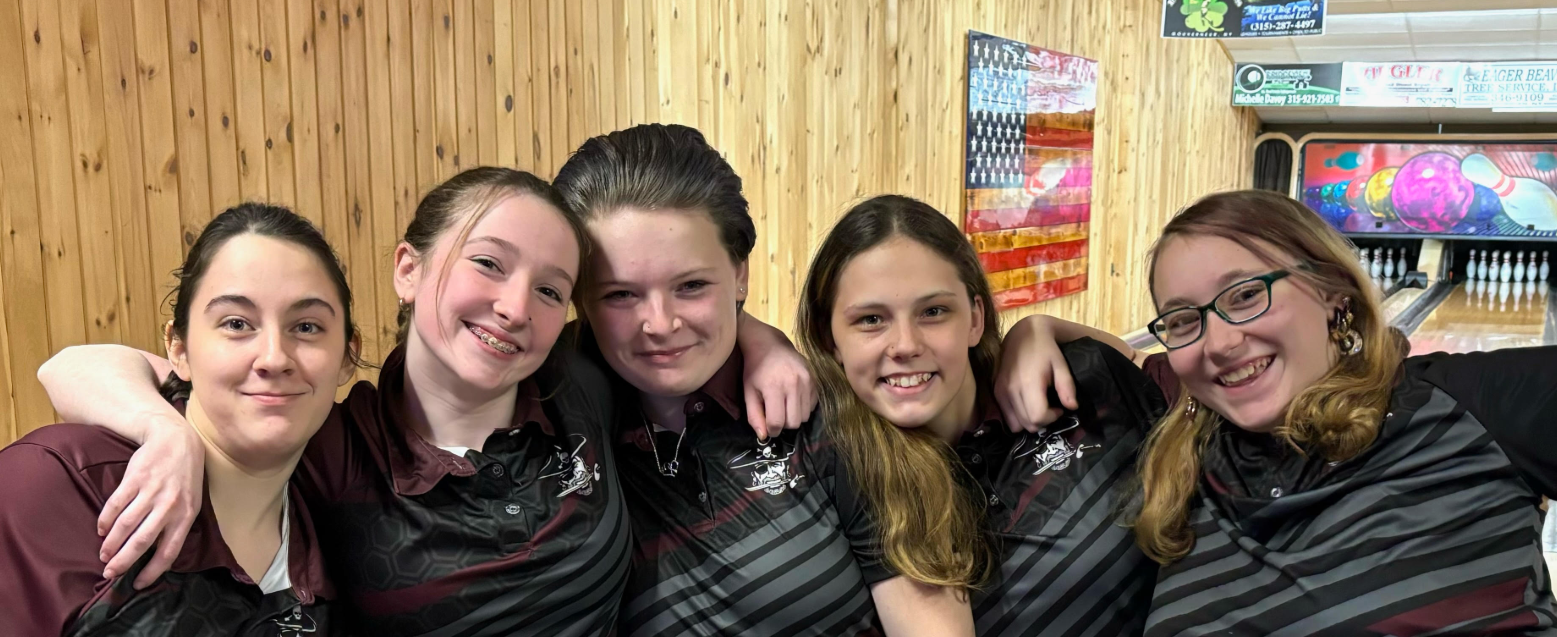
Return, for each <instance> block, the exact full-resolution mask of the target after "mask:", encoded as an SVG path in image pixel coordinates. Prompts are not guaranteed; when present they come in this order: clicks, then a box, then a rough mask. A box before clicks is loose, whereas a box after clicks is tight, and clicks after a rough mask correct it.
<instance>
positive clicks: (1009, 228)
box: [963, 31, 1098, 310]
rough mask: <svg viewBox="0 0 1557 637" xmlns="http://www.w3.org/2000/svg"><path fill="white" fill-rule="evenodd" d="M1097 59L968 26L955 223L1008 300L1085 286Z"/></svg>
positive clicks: (999, 296) (998, 299)
mask: <svg viewBox="0 0 1557 637" xmlns="http://www.w3.org/2000/svg"><path fill="white" fill-rule="evenodd" d="M1097 79H1098V65H1097V62H1096V61H1094V60H1089V59H1086V58H1082V57H1077V56H1074V55H1067V54H1064V53H1059V52H1056V51H1050V50H1047V49H1040V48H1038V47H1035V46H1031V45H1028V44H1023V43H1021V42H1016V41H1014V40H1007V39H1005V38H1000V37H996V36H992V35H988V34H984V33H979V32H976V31H970V32H969V33H968V100H967V133H966V139H967V146H966V154H965V157H966V161H965V162H964V164H965V165H964V170H963V184H964V185H963V190H964V192H965V194H966V197H965V210H964V213H965V216H964V221H963V232H966V233H967V235H968V240H969V241H971V242H972V243H973V247H974V249H975V250H976V251H977V252H978V255H979V261H980V262H982V263H983V265H984V272H985V274H986V275H987V276H988V277H989V282H990V285H991V286H992V287H993V289H994V292H995V305H996V306H997V307H998V309H1001V310H1007V309H1011V308H1016V307H1022V306H1025V305H1032V304H1034V303H1038V302H1040V301H1046V300H1049V299H1053V298H1057V297H1061V296H1065V295H1069V294H1075V293H1077V292H1080V291H1082V290H1085V289H1087V236H1088V232H1089V229H1090V223H1091V219H1092V129H1093V118H1094V114H1095V113H1096V111H1097Z"/></svg>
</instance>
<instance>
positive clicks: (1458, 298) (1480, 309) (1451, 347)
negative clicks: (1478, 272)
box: [1411, 281, 1557, 355]
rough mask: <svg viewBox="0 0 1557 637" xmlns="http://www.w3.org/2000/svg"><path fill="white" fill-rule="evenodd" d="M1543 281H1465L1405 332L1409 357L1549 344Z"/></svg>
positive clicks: (1550, 334)
mask: <svg viewBox="0 0 1557 637" xmlns="http://www.w3.org/2000/svg"><path fill="white" fill-rule="evenodd" d="M1550 296H1551V290H1550V289H1549V288H1548V287H1547V286H1546V284H1542V283H1535V282H1525V283H1494V282H1484V281H1469V282H1466V283H1462V284H1460V285H1458V286H1456V287H1455V289H1454V290H1453V291H1452V292H1450V293H1449V296H1448V297H1446V298H1444V300H1443V302H1442V303H1440V304H1439V305H1438V307H1437V308H1435V309H1434V310H1433V312H1432V313H1431V314H1429V315H1428V316H1427V318H1426V319H1423V321H1422V324H1421V325H1420V326H1419V327H1417V329H1416V331H1415V332H1413V333H1412V334H1411V353H1412V354H1413V355H1418V354H1427V353H1431V352H1452V353H1460V352H1476V351H1490V350H1495V349H1502V348H1505V347H1533V346H1537V345H1542V344H1549V343H1551V342H1552V341H1553V339H1554V338H1557V334H1554V333H1553V330H1554V329H1557V328H1554V327H1552V324H1553V323H1554V321H1553V320H1552V319H1551V317H1549V316H1548V314H1549V312H1550V309H1549V307H1550V306H1552V305H1557V304H1552V303H1549V298H1550Z"/></svg>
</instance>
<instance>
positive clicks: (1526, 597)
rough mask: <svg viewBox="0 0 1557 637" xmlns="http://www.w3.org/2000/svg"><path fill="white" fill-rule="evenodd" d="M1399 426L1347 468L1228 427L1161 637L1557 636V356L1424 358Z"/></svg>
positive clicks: (1397, 406) (1404, 387) (1406, 376)
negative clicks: (1555, 585) (1545, 540)
mask: <svg viewBox="0 0 1557 637" xmlns="http://www.w3.org/2000/svg"><path fill="white" fill-rule="evenodd" d="M1389 409H1390V412H1389V414H1388V415H1387V416H1386V417H1385V419H1384V422H1383V423H1382V425H1381V428H1380V430H1379V435H1378V439H1377V440H1376V441H1375V442H1374V443H1373V445H1372V446H1370V447H1369V448H1368V449H1367V450H1366V451H1364V452H1363V453H1362V454H1360V455H1358V456H1356V457H1354V458H1351V459H1348V460H1345V461H1342V462H1335V463H1332V462H1327V461H1326V460H1325V459H1324V458H1323V457H1319V456H1318V455H1316V454H1310V455H1304V454H1300V453H1297V452H1296V451H1294V450H1292V449H1290V448H1288V447H1285V446H1284V445H1281V444H1278V443H1277V442H1276V441H1275V439H1274V438H1272V437H1270V436H1266V435H1260V434H1251V433H1247V432H1244V431H1243V430H1240V429H1238V428H1236V427H1233V426H1231V425H1224V426H1223V427H1222V428H1221V429H1220V430H1219V431H1218V432H1217V433H1216V434H1215V435H1214V436H1213V437H1212V440H1211V441H1210V443H1209V445H1208V448H1207V449H1206V451H1205V452H1204V456H1203V457H1204V458H1205V463H1204V466H1205V472H1204V479H1203V481H1202V482H1201V485H1200V493H1199V495H1198V497H1197V498H1196V500H1195V502H1194V503H1193V507H1192V510H1191V514H1190V519H1189V522H1190V525H1191V526H1192V528H1193V530H1194V532H1195V536H1196V542H1195V545H1194V548H1193V549H1192V550H1191V552H1190V554H1189V555H1188V556H1187V557H1185V558H1183V559H1181V560H1178V561H1177V562H1174V563H1173V564H1170V565H1168V566H1165V567H1163V569H1162V572H1161V576H1160V579H1159V582H1158V584H1157V588H1156V591H1155V593H1154V598H1153V602H1152V611H1151V616H1150V618H1149V619H1148V621H1147V629H1146V634H1147V635H1148V636H1151V637H1157V636H1162V637H1167V636H1170V635H1171V636H1192V635H1251V636H1252V635H1262V636H1263V635H1271V636H1278V635H1279V636H1288V635H1394V636H1401V637H1407V636H1418V635H1422V636H1425V635H1450V634H1454V635H1461V634H1475V635H1482V634H1517V635H1554V634H1557V630H1554V629H1553V627H1552V626H1553V622H1554V619H1557V612H1554V609H1553V600H1552V592H1551V588H1550V584H1549V579H1548V576H1547V571H1546V565H1545V563H1544V561H1543V560H1542V557H1541V551H1540V546H1539V539H1540V535H1539V533H1540V525H1541V512H1540V510H1539V505H1540V501H1541V495H1542V494H1545V495H1547V496H1551V495H1554V494H1557V454H1554V453H1553V451H1554V449H1553V447H1554V446H1557V443H1554V442H1553V441H1554V440H1557V439H1554V438H1553V436H1552V434H1551V428H1552V427H1553V425H1557V347H1544V348H1526V349H1505V350H1499V351H1495V352H1485V353H1474V354H1432V355H1428V356H1419V357H1412V358H1408V359H1406V361H1405V363H1404V365H1403V366H1402V368H1401V372H1400V376H1399V379H1398V381H1397V384H1396V386H1395V390H1394V393H1393V395H1392V396H1391V399H1390V408H1389Z"/></svg>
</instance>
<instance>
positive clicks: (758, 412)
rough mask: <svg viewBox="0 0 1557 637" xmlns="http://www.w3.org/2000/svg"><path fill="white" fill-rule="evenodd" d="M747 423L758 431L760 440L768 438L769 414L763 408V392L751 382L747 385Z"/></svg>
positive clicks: (754, 430) (753, 429)
mask: <svg viewBox="0 0 1557 637" xmlns="http://www.w3.org/2000/svg"><path fill="white" fill-rule="evenodd" d="M745 394H746V423H747V424H749V425H751V428H752V431H753V432H756V434H757V439H758V440H767V439H768V420H767V414H766V412H764V410H763V408H762V393H761V392H758V391H757V389H756V388H755V387H752V386H751V384H750V383H748V384H747V385H746V391H745Z"/></svg>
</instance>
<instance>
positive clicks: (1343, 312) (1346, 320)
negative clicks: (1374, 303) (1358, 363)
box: [1330, 299, 1362, 356]
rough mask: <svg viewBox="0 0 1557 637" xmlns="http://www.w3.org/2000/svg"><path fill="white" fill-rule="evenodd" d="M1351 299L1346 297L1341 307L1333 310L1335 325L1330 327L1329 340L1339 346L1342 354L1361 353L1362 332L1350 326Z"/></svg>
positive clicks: (1351, 319) (1352, 318) (1353, 354)
mask: <svg viewBox="0 0 1557 637" xmlns="http://www.w3.org/2000/svg"><path fill="white" fill-rule="evenodd" d="M1351 305H1352V300H1351V299H1346V300H1345V301H1343V302H1342V303H1341V307H1340V308H1339V309H1337V310H1336V311H1335V326H1334V327H1332V328H1331V329H1330V340H1332V341H1335V344H1336V345H1337V346H1339V347H1340V348H1341V355H1342V356H1356V355H1358V354H1361V353H1362V334H1361V333H1359V332H1358V331H1357V330H1356V328H1354V327H1352V321H1353V320H1355V318H1354V317H1353V316H1352V309H1351Z"/></svg>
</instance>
